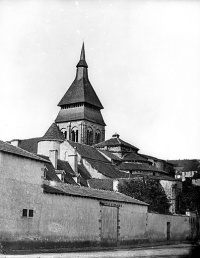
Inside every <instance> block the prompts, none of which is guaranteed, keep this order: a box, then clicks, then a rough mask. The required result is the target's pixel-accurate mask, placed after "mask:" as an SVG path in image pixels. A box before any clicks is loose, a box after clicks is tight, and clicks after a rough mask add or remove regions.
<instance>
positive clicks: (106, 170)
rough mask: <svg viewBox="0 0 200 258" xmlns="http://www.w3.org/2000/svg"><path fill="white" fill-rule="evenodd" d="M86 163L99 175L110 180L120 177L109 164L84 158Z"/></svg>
mask: <svg viewBox="0 0 200 258" xmlns="http://www.w3.org/2000/svg"><path fill="white" fill-rule="evenodd" d="M86 160H87V162H88V163H89V164H90V165H91V166H92V167H93V168H94V169H96V170H97V171H99V172H100V173H101V174H103V175H104V176H106V177H110V178H117V177H120V173H119V172H118V171H117V170H116V169H115V166H114V165H112V164H111V163H105V162H101V161H99V160H93V159H88V158H86Z"/></svg>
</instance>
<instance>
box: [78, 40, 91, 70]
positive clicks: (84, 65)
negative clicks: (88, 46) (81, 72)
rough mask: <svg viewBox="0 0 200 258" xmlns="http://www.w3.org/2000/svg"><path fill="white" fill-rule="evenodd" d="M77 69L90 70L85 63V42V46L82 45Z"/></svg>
mask: <svg viewBox="0 0 200 258" xmlns="http://www.w3.org/2000/svg"><path fill="white" fill-rule="evenodd" d="M76 67H86V68H88V65H87V63H86V61H85V45H84V41H83V44H82V49H81V56H80V61H79V62H78V64H77V66H76Z"/></svg>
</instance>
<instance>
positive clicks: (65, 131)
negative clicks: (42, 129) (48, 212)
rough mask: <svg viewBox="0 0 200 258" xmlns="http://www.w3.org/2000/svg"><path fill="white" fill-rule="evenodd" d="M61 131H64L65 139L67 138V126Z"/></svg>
mask: <svg viewBox="0 0 200 258" xmlns="http://www.w3.org/2000/svg"><path fill="white" fill-rule="evenodd" d="M61 132H62V133H63V135H64V137H65V139H67V130H66V128H62V129H61Z"/></svg>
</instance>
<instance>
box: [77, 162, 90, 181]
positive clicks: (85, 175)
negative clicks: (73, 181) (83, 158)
mask: <svg viewBox="0 0 200 258" xmlns="http://www.w3.org/2000/svg"><path fill="white" fill-rule="evenodd" d="M78 173H79V174H80V175H81V177H83V178H84V179H86V180H87V179H89V178H91V175H90V173H89V172H88V171H87V169H86V168H85V167H84V165H83V164H78Z"/></svg>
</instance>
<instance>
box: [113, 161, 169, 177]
mask: <svg viewBox="0 0 200 258" xmlns="http://www.w3.org/2000/svg"><path fill="white" fill-rule="evenodd" d="M117 169H119V170H127V171H153V172H160V173H165V174H167V172H165V171H163V170H160V169H158V168H157V167H155V166H150V165H148V164H137V163H129V162H123V163H121V164H120V165H118V166H117Z"/></svg>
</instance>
